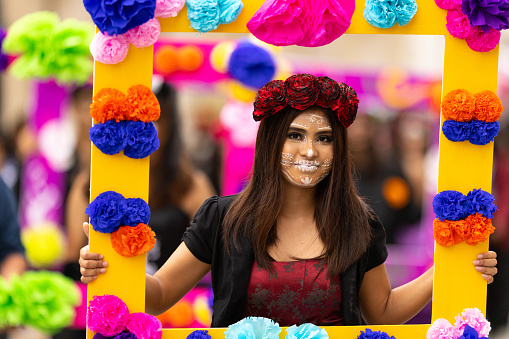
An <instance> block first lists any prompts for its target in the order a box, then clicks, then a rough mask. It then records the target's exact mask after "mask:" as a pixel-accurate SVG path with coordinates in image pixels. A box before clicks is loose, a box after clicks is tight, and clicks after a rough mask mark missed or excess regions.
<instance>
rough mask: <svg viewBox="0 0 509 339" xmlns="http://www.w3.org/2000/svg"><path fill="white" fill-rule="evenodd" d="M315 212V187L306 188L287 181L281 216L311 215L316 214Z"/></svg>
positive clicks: (284, 188)
mask: <svg viewBox="0 0 509 339" xmlns="http://www.w3.org/2000/svg"><path fill="white" fill-rule="evenodd" d="M314 213H315V188H314V187H310V188H308V187H306V188H304V187H298V186H295V185H292V184H289V183H285V184H284V186H283V206H282V208H281V212H280V215H279V217H283V218H299V217H309V216H314Z"/></svg>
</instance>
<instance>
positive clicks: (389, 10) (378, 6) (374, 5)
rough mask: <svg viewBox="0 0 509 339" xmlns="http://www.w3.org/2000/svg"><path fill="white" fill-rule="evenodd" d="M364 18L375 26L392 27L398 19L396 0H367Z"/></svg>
mask: <svg viewBox="0 0 509 339" xmlns="http://www.w3.org/2000/svg"><path fill="white" fill-rule="evenodd" d="M364 19H366V21H367V22H368V23H369V24H370V25H372V26H375V27H378V28H390V27H392V26H394V24H395V23H396V20H397V16H396V6H395V1H394V0H367V1H366V5H365V7H364Z"/></svg>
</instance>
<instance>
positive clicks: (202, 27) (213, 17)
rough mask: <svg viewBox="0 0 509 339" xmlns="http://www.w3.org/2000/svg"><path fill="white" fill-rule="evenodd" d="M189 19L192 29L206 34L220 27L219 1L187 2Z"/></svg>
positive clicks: (194, 0)
mask: <svg viewBox="0 0 509 339" xmlns="http://www.w3.org/2000/svg"><path fill="white" fill-rule="evenodd" d="M186 5H187V18H188V19H189V21H190V22H191V27H192V28H193V29H195V30H197V31H198V32H201V33H206V32H209V31H213V30H215V29H216V28H217V27H218V26H219V5H218V3H217V0H186Z"/></svg>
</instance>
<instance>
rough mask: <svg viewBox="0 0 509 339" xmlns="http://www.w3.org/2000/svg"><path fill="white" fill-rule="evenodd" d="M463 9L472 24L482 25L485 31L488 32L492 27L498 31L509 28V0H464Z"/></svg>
mask: <svg viewBox="0 0 509 339" xmlns="http://www.w3.org/2000/svg"><path fill="white" fill-rule="evenodd" d="M461 11H462V12H463V14H465V15H466V16H467V17H468V20H469V21H470V24H471V25H472V26H479V27H481V29H482V31H483V32H484V33H488V32H489V31H490V28H493V29H496V30H497V31H500V30H503V29H507V28H509V20H508V18H509V1H507V0H463V1H462V4H461Z"/></svg>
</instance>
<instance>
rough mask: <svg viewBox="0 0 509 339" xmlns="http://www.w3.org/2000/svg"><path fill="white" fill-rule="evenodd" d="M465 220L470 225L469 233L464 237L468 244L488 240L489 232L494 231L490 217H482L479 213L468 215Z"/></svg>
mask: <svg viewBox="0 0 509 339" xmlns="http://www.w3.org/2000/svg"><path fill="white" fill-rule="evenodd" d="M465 220H466V221H467V222H468V223H469V225H470V234H469V236H468V238H467V239H466V240H467V244H469V245H477V243H479V242H484V241H486V240H488V238H489V237H490V234H492V233H493V232H495V227H493V224H492V223H491V219H488V218H486V217H483V216H482V215H481V214H478V213H476V214H473V215H469V216H468V217H467V218H466V219H465Z"/></svg>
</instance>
